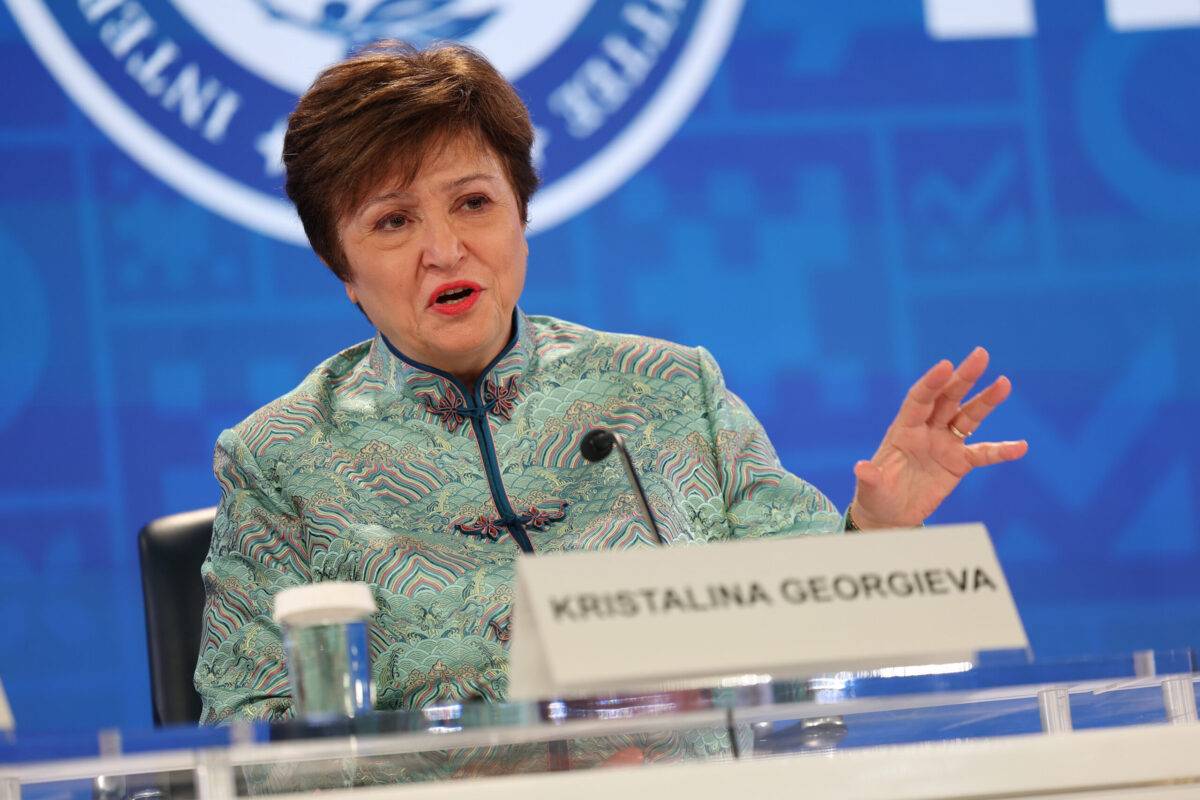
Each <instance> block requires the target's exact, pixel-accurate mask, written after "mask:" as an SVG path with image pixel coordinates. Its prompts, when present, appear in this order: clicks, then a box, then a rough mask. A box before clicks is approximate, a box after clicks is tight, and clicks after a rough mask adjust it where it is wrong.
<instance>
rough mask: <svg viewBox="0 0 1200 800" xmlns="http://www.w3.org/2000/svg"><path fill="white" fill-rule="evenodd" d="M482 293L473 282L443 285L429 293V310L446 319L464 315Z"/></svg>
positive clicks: (478, 286) (452, 282) (453, 282)
mask: <svg viewBox="0 0 1200 800" xmlns="http://www.w3.org/2000/svg"><path fill="white" fill-rule="evenodd" d="M482 292H483V287H482V286H480V285H479V284H478V283H475V282H474V281H451V282H450V283H443V284H442V285H441V286H438V287H437V288H436V289H434V290H433V291H432V292H430V293H429V308H430V309H431V310H433V311H436V312H437V313H439V314H445V315H446V316H448V317H454V316H457V315H459V314H464V313H466V312H467V311H468V310H469V309H470V308H471V306H473V305H475V301H476V300H478V299H479V295H480V293H482Z"/></svg>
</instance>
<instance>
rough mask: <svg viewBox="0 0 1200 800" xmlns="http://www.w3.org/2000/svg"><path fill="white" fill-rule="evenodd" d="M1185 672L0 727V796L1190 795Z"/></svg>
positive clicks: (1113, 669)
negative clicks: (349, 716)
mask: <svg viewBox="0 0 1200 800" xmlns="http://www.w3.org/2000/svg"><path fill="white" fill-rule="evenodd" d="M1198 679H1200V673H1198V670H1197V658H1196V654H1195V653H1194V652H1193V651H1192V650H1174V651H1165V652H1164V651H1158V652H1150V651H1145V652H1138V653H1134V654H1128V655H1122V656H1113V657H1093V658H1080V659H1074V660H1061V661H1051V662H1039V661H1028V660H1026V659H1025V658H1024V657H1023V656H1021V655H1015V654H994V655H993V656H991V657H983V658H981V659H979V660H977V661H976V662H963V663H953V664H930V665H922V666H911V665H910V666H903V667H894V668H888V669H877V670H872V671H869V672H853V673H850V672H847V673H837V674H825V675H817V676H812V677H807V678H802V679H800V678H788V679H783V678H775V679H772V678H771V677H770V676H763V675H741V676H732V677H729V678H727V679H724V680H721V681H718V682H715V683H713V684H712V685H704V686H679V687H668V688H664V689H662V690H661V691H656V692H653V693H645V694H639V695H628V696H605V697H592V698H563V699H553V700H547V701H543V702H539V703H514V704H490V705H489V704H483V703H461V704H460V703H446V704H442V705H435V706H429V707H426V708H424V709H421V710H418V711H409V712H386V713H376V714H371V715H368V716H365V717H360V718H356V719H353V720H340V721H334V722H324V723H315V722H304V721H293V722H288V723H281V724H274V725H268V724H266V723H236V724H233V725H228V726H220V727H175V728H164V729H159V730H156V731H127V730H121V731H117V730H106V731H101V732H99V733H98V734H95V735H88V736H83V735H62V736H52V735H22V734H21V733H20V732H18V733H16V734H8V735H5V734H0V800H16V799H17V798H56V799H57V798H64V799H65V798H88V799H89V800H91V799H92V798H98V799H99V800H124V799H125V798H131V799H132V798H138V799H139V800H157V799H158V798H164V799H165V800H170V799H172V798H173V799H174V800H184V799H185V798H197V799H198V800H232V799H233V798H238V797H248V796H265V795H271V796H275V797H283V796H286V795H289V794H292V793H297V792H307V791H310V790H313V789H322V790H327V791H334V792H338V791H341V792H347V793H350V794H353V796H354V797H357V798H363V800H366V798H369V797H371V796H372V795H374V794H378V793H380V792H382V791H386V792H388V796H392V795H394V794H395V793H396V792H397V791H400V793H401V795H402V796H405V797H414V798H416V797H421V796H428V797H435V796H436V797H458V796H463V797H467V796H472V797H476V796H496V797H503V796H514V797H515V796H517V795H518V794H519V795H520V796H521V797H523V798H528V797H530V796H531V795H532V796H535V797H540V796H546V797H549V796H551V795H553V796H555V797H559V798H561V797H562V794H563V793H564V792H565V793H567V794H570V795H571V796H572V797H573V798H579V797H588V796H592V795H593V794H594V795H595V796H601V795H604V796H611V795H612V793H614V792H615V793H620V792H625V793H627V794H628V793H634V794H637V795H638V796H642V795H643V794H646V795H648V794H652V793H656V792H657V793H662V792H665V796H687V797H689V798H691V797H705V796H713V797H715V796H718V795H720V796H723V797H727V796H728V794H729V792H730V791H732V790H735V789H736V790H737V791H745V792H747V793H751V794H754V795H755V796H773V791H774V790H773V789H772V787H791V789H792V790H796V791H798V790H799V787H801V786H807V787H810V788H811V787H824V791H825V792H826V793H827V794H826V796H847V797H849V796H857V797H879V798H885V797H895V798H901V797H905V798H907V797H912V798H918V797H920V798H942V797H944V798H951V797H964V798H965V797H972V798H985V797H995V798H1000V797H1064V796H1069V797H1072V798H1077V797H1097V798H1100V797H1104V798H1110V797H1111V798H1122V799H1123V798H1126V797H1128V798H1134V797H1137V798H1142V797H1153V798H1159V797H1161V798H1175V797H1200V724H1197V712H1196V700H1197V687H1198ZM1039 781H1040V783H1039ZM1043 784H1044V785H1043ZM656 787H657V788H656ZM752 787H754V788H752ZM781 791H782V790H781ZM1089 792H1090V793H1089ZM818 794H820V793H819V792H818ZM780 796H783V795H782V794H781V795H780Z"/></svg>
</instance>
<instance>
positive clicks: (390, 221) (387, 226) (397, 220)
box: [376, 214, 408, 231]
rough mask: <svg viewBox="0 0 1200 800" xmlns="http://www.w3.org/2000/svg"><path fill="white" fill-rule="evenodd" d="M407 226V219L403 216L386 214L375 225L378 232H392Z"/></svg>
mask: <svg viewBox="0 0 1200 800" xmlns="http://www.w3.org/2000/svg"><path fill="white" fill-rule="evenodd" d="M407 224H408V218H407V217H405V216H404V215H403V214H388V215H387V216H386V217H384V218H383V219H381V220H379V222H378V224H377V225H376V227H377V228H379V229H380V230H385V231H394V230H397V229H399V228H403V227H404V226H405V225H407Z"/></svg>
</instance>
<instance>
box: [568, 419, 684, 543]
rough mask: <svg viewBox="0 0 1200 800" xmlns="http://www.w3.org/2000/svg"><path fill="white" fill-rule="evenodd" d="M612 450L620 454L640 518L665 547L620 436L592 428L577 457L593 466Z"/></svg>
mask: <svg viewBox="0 0 1200 800" xmlns="http://www.w3.org/2000/svg"><path fill="white" fill-rule="evenodd" d="M613 448H616V450H617V452H618V453H620V454H621V464H622V466H624V467H625V475H626V477H628V478H629V484H630V485H631V486H632V487H633V489H634V493H635V494H637V499H638V503H640V504H641V506H642V518H643V519H645V520H646V524H647V525H649V526H650V530H651V531H652V532H653V533H654V538H655V539H657V540H658V543H659V544H660V545H665V544H666V543H667V540H666V539H664V538H663V535H662V533H661V532H659V530H658V523H657V522H655V521H654V512H652V511H651V510H650V503H649V502H648V501H647V500H646V493H645V492H644V491H643V490H642V482H641V480H639V479H638V474H637V470H635V469H634V468H633V461H631V460H630V459H629V451H628V450H626V449H625V442H624V441H623V440H622V439H621V437H620V435H619V434H616V433H613V432H612V431H610V430H608V429H607V428H592V429H591V430H590V431H588V432H587V433H585V434H584V435H583V440H582V441H580V442H579V455H581V456H583V457H584V458H585V459H587V460H588V461H590V462H592V463H593V464H595V463H596V462H598V461H603V460H604V459H606V458H608V454H609V453H611V452H612V451H613Z"/></svg>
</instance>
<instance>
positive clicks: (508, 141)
mask: <svg viewBox="0 0 1200 800" xmlns="http://www.w3.org/2000/svg"><path fill="white" fill-rule="evenodd" d="M459 133H465V134H467V135H471V136H475V137H477V138H478V140H479V141H480V142H481V143H484V144H487V145H488V146H490V147H491V149H492V150H494V151H495V153H496V155H497V157H498V158H499V160H500V163H501V164H503V165H504V170H505V172H506V173H507V177H508V180H509V183H510V185H511V186H512V189H513V192H514V194H516V196H517V201H518V203H519V204H520V213H521V219H522V220H523V221H526V222H528V214H529V198H530V197H532V196H533V192H534V190H535V189H536V188H537V184H538V177H537V172H536V171H535V170H534V168H533V160H532V155H531V153H532V148H533V125H532V124H531V123H530V121H529V111H528V109H526V108H525V104H524V103H522V102H521V98H520V97H519V96H518V95H517V92H516V89H514V88H513V87H512V84H510V83H509V82H508V81H507V80H505V79H504V76H502V75H501V74H500V73H499V72H497V71H496V68H495V67H493V66H492V65H491V64H490V63H489V62H488V60H487V59H486V58H484V57H483V56H482V55H480V54H479V53H478V52H476V51H475V50H472V49H471V48H469V47H465V46H463V45H458V44H443V45H438V46H436V47H433V48H430V49H428V50H417V49H416V48H413V47H411V46H410V45H407V44H404V43H403V42H396V41H385V42H379V43H377V44H374V45H372V46H370V47H368V48H367V49H365V50H363V51H361V52H359V53H358V54H356V55H354V56H351V57H350V58H348V59H346V60H345V61H342V62H340V63H338V64H334V65H333V66H332V67H329V68H328V69H326V70H325V71H324V72H322V73H321V74H320V75H319V76H318V77H317V80H316V81H315V82H314V83H313V85H312V86H311V87H310V88H309V90H308V91H307V92H305V93H304V96H303V97H301V98H300V102H299V103H298V104H297V105H296V110H295V111H293V112H292V115H291V116H290V117H289V118H288V127H287V134H286V136H285V137H284V140H283V163H284V166H285V167H286V168H287V184H286V187H287V194H288V197H290V198H291V200H292V202H293V203H294V204H295V205H296V211H297V212H298V213H299V215H300V221H301V222H302V223H303V224H304V232H305V233H306V234H307V235H308V241H309V243H310V244H311V245H312V248H313V250H315V251H316V253H317V255H318V256H320V257H321V259H322V260H323V261H324V262H325V263H326V264H327V265H329V268H330V269H331V270H333V272H334V274H335V275H337V276H338V278H340V279H341V280H343V281H345V280H349V278H350V265H349V264H348V263H347V262H346V256H345V252H344V251H343V249H342V244H341V241H340V240H339V238H338V223H339V222H340V221H341V220H342V219H343V218H344V217H346V216H347V215H348V214H350V213H351V212H353V211H354V209H356V208H357V207H358V206H359V204H360V203H361V202H362V201H363V199H364V198H365V197H366V193H367V192H368V191H370V190H371V189H372V188H374V186H375V184H377V183H378V182H379V181H380V180H383V179H384V178H386V177H389V176H396V177H397V178H398V179H399V180H400V181H401V182H402V183H408V182H410V181H412V179H413V178H414V177H415V176H416V174H417V172H418V171H419V170H420V167H421V162H422V161H423V160H424V158H425V156H426V155H427V154H428V152H429V151H430V150H431V149H432V148H435V147H437V146H438V145H440V144H441V143H442V142H444V141H445V139H446V137H447V136H453V135H457V134H459Z"/></svg>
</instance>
